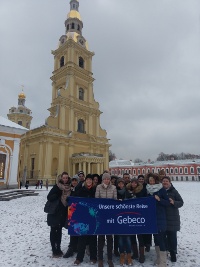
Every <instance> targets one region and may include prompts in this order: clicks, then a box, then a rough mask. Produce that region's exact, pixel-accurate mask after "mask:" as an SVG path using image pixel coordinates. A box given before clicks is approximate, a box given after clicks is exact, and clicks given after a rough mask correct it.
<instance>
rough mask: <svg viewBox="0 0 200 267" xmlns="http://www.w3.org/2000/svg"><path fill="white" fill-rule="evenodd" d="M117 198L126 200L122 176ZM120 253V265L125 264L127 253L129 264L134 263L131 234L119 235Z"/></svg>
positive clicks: (118, 184)
mask: <svg viewBox="0 0 200 267" xmlns="http://www.w3.org/2000/svg"><path fill="white" fill-rule="evenodd" d="M116 184H117V199H119V200H121V201H122V200H124V199H125V198H126V187H125V181H124V179H122V178H119V179H118V180H117V183H116ZM118 244H119V253H120V259H119V262H120V265H122V266H124V264H125V253H124V252H126V255H127V263H128V266H131V265H133V262H132V258H131V236H130V235H118Z"/></svg>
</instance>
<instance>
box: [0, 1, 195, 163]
mask: <svg viewBox="0 0 200 267" xmlns="http://www.w3.org/2000/svg"><path fill="white" fill-rule="evenodd" d="M79 3H80V8H79V11H80V14H81V17H82V20H83V23H84V28H83V35H84V37H85V38H86V39H87V40H88V42H89V46H90V50H91V51H94V52H95V56H94V58H93V73H94V78H95V79H96V80H95V82H94V95H95V99H96V101H98V102H99V104H100V109H101V111H103V114H102V116H101V126H102V128H105V129H106V130H107V133H108V138H110V139H111V141H110V142H111V144H112V147H111V150H112V151H113V152H115V154H116V155H117V156H118V157H122V158H131V159H135V158H136V157H140V158H142V159H144V160H146V159H148V158H151V159H155V158H156V157H157V155H158V153H159V152H161V151H163V152H165V153H172V152H174V153H176V152H177V153H180V152H182V151H183V152H191V153H197V154H199V153H200V152H199V133H200V124H199V114H200V105H199V101H200V90H199V87H200V80H199V73H200V60H199V59H200V58H199V47H200V38H199V37H200V19H199V18H200V14H199V13H200V12H199V10H200V2H199V1H198V0H184V1H182V0H168V1H165V0H159V1H158V0H151V1H148V0H140V1H135V0H133V1H132V0H131V1H130V0H126V1H120V0H109V1H104V0H96V1H91V0H84V1H82V0H80V1H79ZM0 5H1V6H0V35H1V43H0V56H1V61H0V70H1V73H0V84H1V92H3V98H2V97H1V105H0V111H1V115H2V116H4V117H6V114H7V112H8V109H9V108H10V107H11V106H12V105H17V95H18V93H19V92H20V91H21V86H20V85H21V84H24V86H25V93H26V95H27V101H26V105H27V106H28V107H29V108H31V109H32V112H33V122H32V126H33V127H36V126H39V125H41V124H43V123H44V121H45V118H46V117H47V116H48V114H49V113H48V111H47V108H49V107H50V103H51V80H50V79H49V78H50V76H51V73H52V71H53V56H52V55H51V50H55V49H56V48H57V43H58V39H59V37H60V36H61V35H62V34H64V21H65V19H66V16H67V13H68V12H69V1H64V0H62V1H59V3H58V1H55V0H43V1H26V0H18V1H14V0H11V1H6V0H1V4H0Z"/></svg>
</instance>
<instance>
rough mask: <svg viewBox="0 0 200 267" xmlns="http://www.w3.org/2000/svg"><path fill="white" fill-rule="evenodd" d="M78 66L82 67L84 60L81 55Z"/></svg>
mask: <svg viewBox="0 0 200 267" xmlns="http://www.w3.org/2000/svg"><path fill="white" fill-rule="evenodd" d="M79 67H81V68H84V60H83V58H82V57H79Z"/></svg>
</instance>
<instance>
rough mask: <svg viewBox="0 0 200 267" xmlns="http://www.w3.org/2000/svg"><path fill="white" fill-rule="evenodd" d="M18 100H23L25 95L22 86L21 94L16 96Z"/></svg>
mask: <svg viewBox="0 0 200 267" xmlns="http://www.w3.org/2000/svg"><path fill="white" fill-rule="evenodd" d="M18 98H21V99H24V98H26V95H25V94H24V85H22V92H21V93H20V94H19V95H18Z"/></svg>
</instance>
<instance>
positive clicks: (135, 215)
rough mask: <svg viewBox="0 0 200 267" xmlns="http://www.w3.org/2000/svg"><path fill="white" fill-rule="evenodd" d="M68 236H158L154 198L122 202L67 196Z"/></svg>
mask: <svg viewBox="0 0 200 267" xmlns="http://www.w3.org/2000/svg"><path fill="white" fill-rule="evenodd" d="M68 205H69V208H68V233H69V235H108V234H120V235H132V234H149V233H152V234H153V233H157V223H156V200H155V198H154V197H144V198H134V199H128V200H124V201H120V200H114V199H105V198H82V197H69V201H68Z"/></svg>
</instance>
